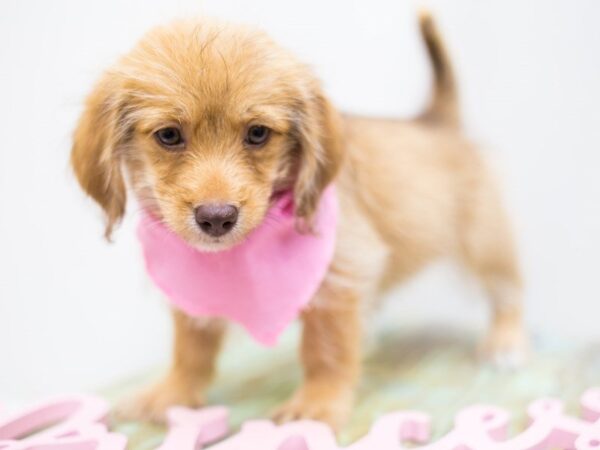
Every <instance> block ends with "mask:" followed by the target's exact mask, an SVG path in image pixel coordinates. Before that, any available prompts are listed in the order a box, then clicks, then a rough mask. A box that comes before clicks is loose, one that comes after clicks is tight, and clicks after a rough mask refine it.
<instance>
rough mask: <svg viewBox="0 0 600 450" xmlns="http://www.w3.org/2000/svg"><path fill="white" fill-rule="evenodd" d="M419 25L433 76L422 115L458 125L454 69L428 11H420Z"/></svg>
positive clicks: (433, 119) (428, 118)
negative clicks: (431, 95) (428, 101)
mask: <svg viewBox="0 0 600 450" xmlns="http://www.w3.org/2000/svg"><path fill="white" fill-rule="evenodd" d="M419 26H420V29H421V35H422V36H423V39H424V41H425V45H426V47H427V52H428V54H429V58H430V59H431V64H432V67H433V76H434V89H433V97H432V100H431V102H430V104H429V107H428V108H427V110H426V111H425V113H424V114H423V116H422V117H423V119H426V120H431V121H436V122H441V123H446V124H448V125H454V126H459V125H460V112H459V104H458V93H457V89H456V82H455V79H454V70H453V68H452V64H451V63H450V58H449V57H448V53H447V52H446V47H445V46H444V43H443V41H442V38H441V35H440V33H439V31H438V28H437V25H436V23H435V21H434V20H433V17H432V16H431V13H430V12H429V11H427V10H422V11H421V12H420V14H419Z"/></svg>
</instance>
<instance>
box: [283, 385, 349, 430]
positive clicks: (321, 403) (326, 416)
mask: <svg viewBox="0 0 600 450" xmlns="http://www.w3.org/2000/svg"><path fill="white" fill-rule="evenodd" d="M352 400H353V395H352V390H343V391H337V390H323V389H317V390H311V389H307V388H302V389H300V390H298V391H297V392H296V394H295V395H294V396H293V397H292V398H291V399H290V400H289V401H288V402H287V403H284V404H283V405H282V406H281V407H279V408H278V409H277V410H276V411H275V413H274V414H273V420H274V421H275V422H277V423H284V422H292V421H298V420H317V421H320V422H324V423H326V424H328V425H329V426H330V427H331V428H333V429H334V430H335V431H338V430H339V429H340V428H341V427H342V425H343V424H344V423H345V422H346V420H347V418H348V416H349V415H350V412H351V409H352Z"/></svg>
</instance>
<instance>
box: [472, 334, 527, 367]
mask: <svg viewBox="0 0 600 450" xmlns="http://www.w3.org/2000/svg"><path fill="white" fill-rule="evenodd" d="M479 353H480V355H481V357H482V358H483V359H484V360H485V361H488V362H490V363H492V364H493V365H494V366H496V367H497V368H499V369H516V368H519V367H521V366H522V365H523V364H525V363H526V362H527V359H528V358H529V354H530V343H529V338H528V337H527V334H526V333H525V330H523V329H522V328H521V327H496V328H492V329H491V330H490V332H489V334H488V336H487V338H486V339H485V341H484V342H483V344H482V345H481V348H480V351H479Z"/></svg>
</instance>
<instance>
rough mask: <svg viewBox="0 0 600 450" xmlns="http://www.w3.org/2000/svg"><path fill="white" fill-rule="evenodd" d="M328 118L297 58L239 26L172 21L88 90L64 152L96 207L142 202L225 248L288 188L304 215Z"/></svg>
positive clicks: (323, 154) (327, 144) (335, 150)
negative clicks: (130, 199)
mask: <svg viewBox="0 0 600 450" xmlns="http://www.w3.org/2000/svg"><path fill="white" fill-rule="evenodd" d="M338 123H339V118H338V117H337V115H336V113H335V111H334V110H333V108H332V107H331V106H330V104H329V102H328V101H327V100H326V99H325V97H324V96H323V94H322V92H321V90H320V87H319V84H318V82H317V81H316V80H315V78H314V77H313V75H312V74H311V73H310V71H309V70H308V69H307V68H306V66H304V65H302V64H300V63H299V62H297V61H296V60H295V59H294V58H293V57H292V56H291V55H289V54H288V53H287V52H285V51H284V50H282V49H281V48H279V47H278V46H276V45H275V44H274V43H273V42H272V41H270V40H269V39H268V38H267V37H266V36H264V35H263V34H261V33H257V32H254V31H251V30H248V29H245V28H240V27H233V26H230V25H215V24H210V23H189V22H185V23H176V24H173V25H171V26H170V27H165V28H159V29H156V30H154V31H152V32H151V33H149V34H148V35H147V36H146V37H145V38H144V39H143V40H142V41H141V42H140V44H139V45H138V46H137V47H136V48H135V49H134V50H133V51H132V52H131V53H130V54H129V55H127V56H125V57H124V58H123V59H122V60H121V61H120V62H119V63H118V64H117V65H116V66H115V67H114V68H113V69H111V70H110V71H108V72H107V73H106V74H105V75H104V77H103V78H102V79H101V81H100V83H99V84H98V85H97V87H96V89H95V90H94V91H93V92H92V94H91V95H90V97H89V98H88V101H87V107H86V110H85V111H84V114H83V116H82V118H81V120H80V123H79V126H78V128H77V130H76V132H75V139H74V146H73V151H72V163H73V166H74V169H75V172H76V174H77V176H78V179H79V181H80V183H81V185H82V186H83V188H84V189H85V190H86V191H87V192H88V193H89V194H90V195H91V196H92V197H93V198H94V199H96V201H98V202H99V203H100V205H101V206H102V207H103V208H104V210H105V212H106V214H107V218H108V226H107V233H108V234H110V230H111V227H112V225H113V224H114V223H115V222H117V221H118V220H119V219H120V218H121V216H122V215H123V213H124V209H125V197H126V195H125V183H124V180H123V175H122V174H121V170H122V167H125V168H126V170H127V172H128V174H129V180H130V183H131V186H132V188H133V190H134V192H135V193H136V195H137V197H138V200H139V201H140V203H141V205H142V207H143V208H145V209H148V210H150V211H151V212H152V213H154V214H155V215H157V216H158V217H160V218H162V220H163V221H164V222H165V223H166V224H167V225H168V226H169V227H170V228H171V229H172V230H173V231H175V232H176V233H178V234H179V235H180V236H181V237H183V238H184V239H185V240H187V241H188V242H189V243H190V244H192V245H194V246H197V247H199V248H201V249H203V250H220V249H224V248H228V247H230V246H232V245H235V244H236V243H238V242H240V241H241V240H243V239H244V237H245V236H247V234H248V233H249V232H250V231H251V230H253V229H254V228H255V227H256V226H258V225H259V224H260V223H261V222H262V220H263V219H264V217H265V214H266V213H267V211H268V208H269V205H270V203H271V201H272V200H273V197H274V196H276V195H277V194H278V193H280V192H282V191H284V190H293V192H294V199H295V210H296V214H297V215H298V217H299V218H300V219H301V220H305V221H310V218H311V215H312V213H313V212H314V210H315V207H316V205H317V204H318V200H319V196H320V194H321V192H322V190H323V189H324V187H325V186H326V185H327V184H328V183H329V182H331V180H332V179H333V177H334V176H335V173H336V172H337V169H338V166H339V163H340V158H341V147H342V144H341V143H340V139H339V125H338Z"/></svg>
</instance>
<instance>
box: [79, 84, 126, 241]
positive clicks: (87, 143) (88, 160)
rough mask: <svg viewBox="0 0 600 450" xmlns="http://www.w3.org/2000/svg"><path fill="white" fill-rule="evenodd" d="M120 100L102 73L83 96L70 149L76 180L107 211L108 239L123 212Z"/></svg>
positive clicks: (123, 188)
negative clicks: (96, 82)
mask: <svg viewBox="0 0 600 450" xmlns="http://www.w3.org/2000/svg"><path fill="white" fill-rule="evenodd" d="M119 104H120V102H119V100H118V98H117V92H116V87H115V83H114V80H113V79H112V76H111V75H105V77H104V78H103V79H102V80H101V81H100V82H99V83H98V85H97V86H96V87H95V89H94V91H93V92H92V93H91V94H90V95H89V97H88V98H87V100H86V104H85V109H84V112H83V114H82V115H81V117H80V119H79V123H78V125H77V128H76V129H75V133H74V136H73V148H72V150H71V165H72V167H73V170H74V172H75V175H76V176H77V179H78V181H79V184H80V185H81V187H82V188H83V190H84V191H85V192H86V193H87V194H88V195H89V196H91V197H92V198H93V199H94V200H96V202H98V204H99V205H100V206H101V207H102V209H103V210H104V212H105V214H106V231H105V237H106V238H107V239H110V235H111V232H112V229H113V227H114V225H115V224H117V223H118V222H119V221H120V220H121V218H122V217H123V214H124V213H125V198H126V193H125V183H124V181H123V175H122V172H121V158H120V157H119V153H118V150H119V148H118V147H119V144H120V143H121V140H122V139H123V137H124V131H123V126H122V124H120V122H121V121H120V119H119V115H120V111H119V110H120V109H121V108H120V106H119Z"/></svg>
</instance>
